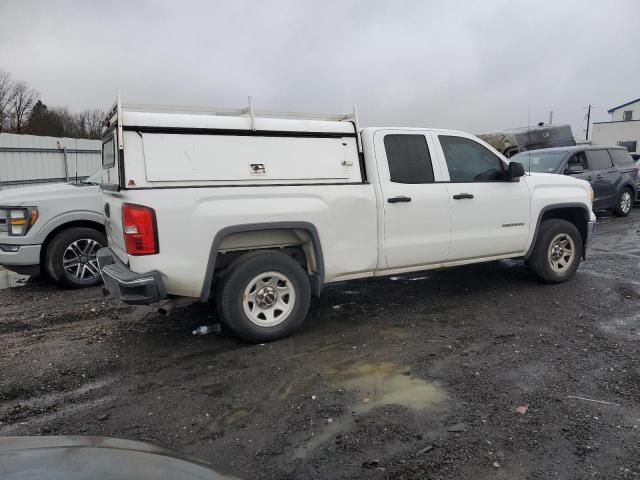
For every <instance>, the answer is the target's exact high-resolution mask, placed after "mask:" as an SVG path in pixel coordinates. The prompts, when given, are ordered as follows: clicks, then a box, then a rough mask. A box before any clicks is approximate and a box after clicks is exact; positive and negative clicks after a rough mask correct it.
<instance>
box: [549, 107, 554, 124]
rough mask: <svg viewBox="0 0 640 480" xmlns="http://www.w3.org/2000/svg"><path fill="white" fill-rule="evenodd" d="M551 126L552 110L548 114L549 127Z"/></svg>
mask: <svg viewBox="0 0 640 480" xmlns="http://www.w3.org/2000/svg"><path fill="white" fill-rule="evenodd" d="M552 124H553V110H551V111H550V112H549V126H551V125H552Z"/></svg>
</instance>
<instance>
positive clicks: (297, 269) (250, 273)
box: [216, 251, 311, 343]
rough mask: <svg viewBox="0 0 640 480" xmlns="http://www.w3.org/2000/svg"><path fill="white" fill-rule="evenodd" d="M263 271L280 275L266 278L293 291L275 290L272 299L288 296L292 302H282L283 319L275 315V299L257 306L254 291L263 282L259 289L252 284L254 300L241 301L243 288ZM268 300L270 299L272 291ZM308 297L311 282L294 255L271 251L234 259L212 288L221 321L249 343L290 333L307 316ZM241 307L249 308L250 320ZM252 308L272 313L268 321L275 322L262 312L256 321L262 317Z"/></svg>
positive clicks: (277, 337)
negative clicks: (264, 306) (262, 307)
mask: <svg viewBox="0 0 640 480" xmlns="http://www.w3.org/2000/svg"><path fill="white" fill-rule="evenodd" d="M267 272H275V273H276V274H278V275H282V276H283V277H284V278H285V279H286V281H283V280H278V279H275V277H274V279H275V280H269V282H272V281H276V283H277V284H278V287H277V288H283V289H284V288H286V289H287V290H286V291H288V292H293V294H287V293H285V294H284V295H282V294H281V293H278V292H277V291H276V295H275V299H276V300H275V301H276V302H277V301H279V300H280V299H282V300H283V301H284V300H285V299H288V301H291V302H292V303H293V305H290V304H288V303H287V305H286V306H285V308H286V310H285V311H284V312H285V313H286V314H285V313H280V315H282V314H285V317H284V319H283V320H280V319H278V318H277V317H276V315H278V314H277V312H278V308H277V307H278V306H279V305H278V304H277V303H276V304H275V305H273V306H267V307H266V308H265V309H261V308H259V306H258V302H259V299H258V296H257V295H259V294H260V293H261V292H262V291H263V290H264V289H265V288H267V287H268V285H266V284H265V285H264V286H263V287H262V288H261V289H257V288H256V290H254V291H253V294H254V295H256V296H255V299H256V301H255V303H252V302H250V301H248V302H247V303H246V305H245V290H247V289H248V288H249V287H250V283H253V280H254V279H256V277H259V276H260V275H261V274H263V273H264V274H266V273H267ZM271 278H272V277H269V276H265V278H264V279H261V281H263V282H264V280H265V279H271ZM289 282H290V283H289ZM272 290H273V289H272ZM250 295H251V292H250ZM264 298H266V296H265V297H264ZM271 300H273V295H272V297H271ZM310 300H311V286H310V284H309V278H308V276H307V273H306V272H305V271H304V270H303V269H302V267H301V266H300V265H299V264H298V263H297V262H296V261H295V260H294V259H292V258H291V257H289V256H288V255H285V254H284V253H280V252H274V251H261V252H252V253H248V254H246V255H243V256H242V257H240V258H239V259H237V260H236V261H235V262H234V263H233V264H232V265H230V266H229V267H228V268H227V271H226V272H225V274H224V276H223V277H222V278H221V279H220V283H219V284H218V286H217V292H216V301H217V309H218V314H219V315H220V317H221V320H222V322H223V324H224V325H225V326H226V327H228V328H229V329H230V330H231V331H232V332H233V333H234V334H235V335H237V336H238V337H240V338H242V339H243V340H245V341H247V342H252V343H263V342H270V341H272V340H277V339H280V338H284V337H287V336H289V335H291V334H292V333H293V332H295V331H296V330H297V329H298V328H299V327H300V325H302V322H303V321H304V319H305V317H306V316H307V311H308V310H309V302H310ZM245 308H246V309H249V310H251V309H253V315H254V317H253V318H254V320H252V318H250V317H249V316H248V314H247V311H246V310H245ZM280 311H281V312H283V311H282V310H280ZM255 312H258V315H263V312H266V314H267V315H271V316H273V317H274V318H272V319H271V321H272V322H278V323H277V324H274V325H270V324H269V323H268V322H269V319H268V318H266V316H265V318H264V323H265V325H260V324H258V323H257V322H262V321H263V320H262V319H259V318H255V315H256V313H255Z"/></svg>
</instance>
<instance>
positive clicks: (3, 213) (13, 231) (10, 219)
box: [0, 207, 38, 237]
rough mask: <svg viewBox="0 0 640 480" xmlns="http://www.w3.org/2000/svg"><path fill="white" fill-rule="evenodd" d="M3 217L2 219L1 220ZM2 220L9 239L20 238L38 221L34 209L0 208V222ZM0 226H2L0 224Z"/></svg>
mask: <svg viewBox="0 0 640 480" xmlns="http://www.w3.org/2000/svg"><path fill="white" fill-rule="evenodd" d="M3 217H4V218H3ZM1 220H4V222H2V223H4V224H6V231H7V233H8V234H9V236H11V237H22V236H24V235H26V234H27V232H28V231H29V229H30V228H31V227H32V226H33V224H34V223H36V220H38V209H37V208H36V207H0V221H1ZM0 226H3V225H2V224H1V223H0Z"/></svg>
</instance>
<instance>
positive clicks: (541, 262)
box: [527, 219, 582, 283]
mask: <svg viewBox="0 0 640 480" xmlns="http://www.w3.org/2000/svg"><path fill="white" fill-rule="evenodd" d="M581 258H582V236H581V235H580V232H579V231H578V228H577V227H576V226H575V225H574V224H573V223H571V222H568V221H566V220H560V219H549V220H544V221H543V222H542V224H541V225H540V231H539V232H538V237H537V239H536V243H535V246H534V248H533V252H532V253H531V256H530V257H529V258H528V259H527V265H528V267H529V269H530V270H531V271H532V272H533V273H535V274H536V275H537V276H538V277H539V278H540V279H542V280H544V281H545V282H547V283H560V282H565V281H567V280H569V279H570V278H571V277H572V276H573V274H574V273H575V271H576V270H577V269H578V266H579V265H580V260H581Z"/></svg>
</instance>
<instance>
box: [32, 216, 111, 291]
mask: <svg viewBox="0 0 640 480" xmlns="http://www.w3.org/2000/svg"><path fill="white" fill-rule="evenodd" d="M106 245H107V238H106V237H105V235H104V233H102V232H99V231H97V230H94V229H93V228H88V227H72V228H68V229H67V230H63V231H62V232H60V233H58V234H57V235H56V236H55V237H54V238H53V239H52V240H51V242H50V243H49V245H48V246H47V250H46V252H45V259H44V260H45V263H44V268H45V271H46V272H47V274H48V275H49V276H50V277H51V278H52V279H53V280H54V281H55V282H56V283H58V284H60V285H62V286H64V287H67V288H85V287H94V286H96V285H99V284H100V283H102V277H101V276H100V270H99V269H98V262H97V261H96V252H97V251H98V250H100V249H101V248H102V247H104V246H106Z"/></svg>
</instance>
